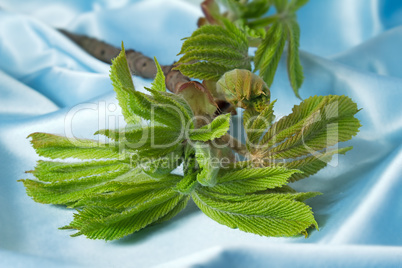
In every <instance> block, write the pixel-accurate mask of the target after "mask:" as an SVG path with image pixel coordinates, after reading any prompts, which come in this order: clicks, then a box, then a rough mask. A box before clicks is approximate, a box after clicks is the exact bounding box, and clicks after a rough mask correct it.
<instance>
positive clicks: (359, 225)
mask: <svg viewBox="0 0 402 268" xmlns="http://www.w3.org/2000/svg"><path fill="white" fill-rule="evenodd" d="M190 2H195V1H179V0H148V1H124V0H119V1H107V0H103V1H95V0H93V1H79V0H74V1H62V0H59V1H54V0H31V1H28V0H24V1H12V0H0V8H1V10H0V170H1V172H0V212H1V213H0V267H24V268H25V267H80V266H81V267H92V266H94V267H152V266H160V267H286V266H287V267H339V266H349V267H378V266H381V267H398V266H399V267H401V266H402V228H401V227H402V224H401V223H402V110H401V106H402V104H401V102H402V1H399V0H310V2H309V3H308V4H307V5H306V6H305V7H304V8H302V9H301V11H300V12H299V21H300V25H301V29H302V37H301V49H302V53H301V58H302V63H303V66H304V70H305V76H306V79H305V83H304V85H303V87H302V89H301V96H302V97H303V98H307V97H309V96H312V95H327V94H340V95H341V94H345V95H348V96H350V97H351V98H352V99H353V100H354V101H356V102H357V103H358V106H359V107H360V108H363V110H362V111H361V112H359V114H358V117H359V119H360V120H361V122H362V124H363V127H362V128H361V131H360V133H359V134H358V136H357V137H355V138H354V139H353V140H352V141H350V142H348V143H347V144H344V145H345V146H346V145H353V146H354V150H352V151H350V152H349V153H347V154H346V155H345V156H341V157H339V158H338V159H337V161H333V162H331V164H332V165H331V166H329V167H328V168H326V169H325V170H323V171H321V172H320V173H318V174H317V175H315V176H313V177H311V178H308V179H306V180H304V181H302V182H298V183H296V184H295V185H294V187H295V188H297V189H299V190H302V191H321V192H323V193H324V195H322V196H319V197H316V198H314V199H312V200H311V201H310V202H309V204H310V205H311V206H312V208H313V210H314V212H315V215H316V218H317V221H318V223H319V225H320V231H319V232H317V231H313V232H312V233H311V235H310V237H309V238H308V239H304V238H266V237H260V236H256V235H252V234H247V233H243V232H240V231H238V230H232V229H229V228H227V227H225V226H222V225H219V224H218V223H216V222H214V221H212V220H211V219H209V218H208V217H206V216H205V215H203V214H202V213H201V212H200V211H199V210H198V209H197V208H196V207H195V205H194V204H193V203H190V204H189V206H188V207H187V208H186V209H185V210H184V211H183V212H182V213H180V214H179V215H178V216H177V217H176V218H175V219H173V220H172V221H170V222H167V223H164V224H161V225H157V226H153V227H150V228H147V229H145V230H143V231H141V232H139V233H137V234H134V235H131V236H128V237H126V238H124V239H121V240H119V241H115V242H108V243H106V242H104V241H92V240H88V239H85V238H84V237H78V238H70V237H69V234H71V233H70V232H68V231H60V230H58V229H57V228H58V227H60V226H64V225H66V224H67V223H68V222H70V220H71V219H72V214H73V211H71V210H68V209H64V208H62V207H58V206H50V205H41V204H37V203H35V202H33V201H32V200H31V199H30V198H29V197H28V196H27V195H26V194H25V189H24V187H23V185H22V184H21V183H18V182H16V181H17V180H18V179H21V178H26V177H27V175H26V174H24V171H25V170H30V169H32V168H33V167H34V165H35V162H36V161H37V160H38V157H37V156H36V155H35V152H34V151H33V149H32V148H31V146H30V144H29V141H28V140H27V139H26V136H27V135H28V134H30V133H32V132H37V131H42V132H50V133H56V134H68V133H67V132H68V130H70V129H72V132H73V133H74V135H76V136H77V137H82V138H84V137H85V138H91V137H93V136H92V133H94V132H95V131H96V130H98V128H105V127H109V126H111V127H114V125H113V122H112V121H110V120H109V119H110V118H112V119H113V118H115V117H116V115H119V114H120V111H119V110H116V111H114V109H113V107H115V105H116V104H117V101H116V100H115V94H114V92H113V89H112V87H111V84H110V81H109V78H108V72H109V65H107V64H104V63H102V62H99V61H97V60H96V59H93V58H92V57H91V56H89V55H87V54H86V53H85V52H83V51H82V50H81V49H79V48H78V47H77V46H76V45H75V44H74V43H72V42H71V41H69V40H68V39H67V38H65V37H64V36H63V35H61V34H59V33H58V32H57V31H56V30H55V28H57V27H60V28H65V29H68V30H70V31H72V32H76V33H81V34H87V35H89V36H93V37H97V38H99V39H101V40H104V41H106V42H108V43H111V44H113V45H115V46H119V45H120V43H121V41H122V40H123V41H124V43H125V46H126V48H133V49H136V50H139V51H141V52H143V53H144V54H146V55H148V56H151V57H152V56H156V57H157V58H158V60H159V61H160V62H161V63H162V64H170V63H172V62H173V61H174V60H177V59H178V57H177V56H175V55H176V54H177V53H178V51H179V49H180V46H181V41H180V39H181V38H183V37H186V36H189V35H190V34H191V33H192V31H193V30H195V29H196V26H195V25H196V21H197V18H198V16H200V15H201V13H200V10H199V8H198V7H196V6H194V5H193V4H191V3H190ZM285 70H286V68H285V62H283V61H282V62H281V63H280V66H279V69H278V73H277V76H276V78H275V82H274V85H273V86H272V88H271V92H272V96H273V99H278V102H277V105H276V112H277V114H278V115H285V114H287V113H289V112H290V110H291V107H292V106H293V105H294V104H297V103H299V100H297V99H296V98H295V97H294V95H293V93H292V90H291V88H290V86H289V82H288V79H287V74H286V71H285ZM134 83H135V85H136V87H137V89H139V90H141V89H142V88H143V86H144V85H149V83H150V81H147V80H143V79H141V78H136V77H135V78H134ZM77 105H79V106H77ZM72 115H75V116H74V117H72Z"/></svg>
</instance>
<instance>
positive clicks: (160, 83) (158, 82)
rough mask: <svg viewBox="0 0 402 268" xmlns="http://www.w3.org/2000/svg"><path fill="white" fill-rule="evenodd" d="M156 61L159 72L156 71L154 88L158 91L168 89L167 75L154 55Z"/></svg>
mask: <svg viewBox="0 0 402 268" xmlns="http://www.w3.org/2000/svg"><path fill="white" fill-rule="evenodd" d="M154 61H155V64H156V69H157V70H158V72H157V73H156V76H155V79H154V81H153V82H152V89H153V90H156V91H161V92H165V91H166V86H165V75H164V74H163V71H162V68H161V66H160V65H159V62H158V61H157V60H156V57H154Z"/></svg>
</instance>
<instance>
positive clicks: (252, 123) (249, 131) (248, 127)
mask: <svg viewBox="0 0 402 268" xmlns="http://www.w3.org/2000/svg"><path fill="white" fill-rule="evenodd" d="M275 102H276V100H275V101H273V102H271V103H270V104H269V105H268V106H266V108H265V109H264V110H263V111H262V112H261V113H256V111H255V110H254V109H246V110H245V111H244V113H243V126H244V129H245V131H246V135H247V142H246V146H247V148H248V150H249V151H250V152H252V151H253V146H254V145H256V144H258V143H259V140H260V138H261V135H262V134H263V133H264V132H265V131H266V130H267V129H268V128H269V127H270V126H271V125H272V123H273V120H274V118H275V116H274V104H275Z"/></svg>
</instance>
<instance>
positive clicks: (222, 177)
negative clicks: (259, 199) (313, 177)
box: [211, 167, 300, 195]
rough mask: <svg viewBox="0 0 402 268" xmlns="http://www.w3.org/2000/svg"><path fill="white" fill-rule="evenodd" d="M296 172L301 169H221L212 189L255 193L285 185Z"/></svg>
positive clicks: (227, 192) (229, 192)
mask: <svg viewBox="0 0 402 268" xmlns="http://www.w3.org/2000/svg"><path fill="white" fill-rule="evenodd" d="M295 173H300V171H299V170H296V169H290V170H289V169H285V168H281V167H265V168H254V167H245V168H242V169H220V171H219V173H218V175H217V184H216V185H215V186H214V187H211V191H213V192H217V193H222V194H238V195H243V194H247V193H255V192H257V191H264V190H266V189H273V188H276V187H280V186H282V185H285V184H286V183H287V182H288V179H289V178H290V177H291V176H292V175H293V174H295Z"/></svg>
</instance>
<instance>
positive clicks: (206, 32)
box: [176, 0, 307, 98]
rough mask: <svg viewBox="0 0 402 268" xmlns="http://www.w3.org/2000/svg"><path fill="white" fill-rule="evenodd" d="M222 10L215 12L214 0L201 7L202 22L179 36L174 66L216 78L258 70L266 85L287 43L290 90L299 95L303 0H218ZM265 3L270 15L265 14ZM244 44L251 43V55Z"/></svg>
mask: <svg viewBox="0 0 402 268" xmlns="http://www.w3.org/2000/svg"><path fill="white" fill-rule="evenodd" d="M219 2H220V3H221V4H222V5H223V6H224V7H225V8H226V9H227V11H226V12H224V13H221V12H220V10H219V6H218V5H217V3H216V2H215V1H214V0H206V1H204V2H203V4H202V7H203V11H204V14H205V18H204V20H202V21H203V23H201V25H200V28H199V29H198V30H196V31H195V32H194V33H193V34H192V35H191V36H190V37H188V38H185V41H184V43H183V46H182V49H181V51H180V53H179V55H183V56H182V57H181V58H180V60H179V62H178V66H177V67H176V68H177V70H180V71H181V72H182V73H183V74H185V75H187V76H189V77H193V78H197V79H206V80H213V81H217V80H219V78H220V77H221V76H222V75H223V74H224V73H225V72H227V71H229V70H232V69H248V70H251V69H250V63H251V62H253V63H254V70H253V71H254V72H258V74H259V75H260V77H261V78H263V79H264V81H265V83H266V84H267V85H268V87H270V86H271V84H272V83H273V81H274V77H275V73H276V69H277V68H278V64H279V61H280V59H281V56H282V54H283V51H284V50H285V48H286V44H287V48H286V49H287V71H288V76H289V81H290V84H291V86H292V88H293V91H294V94H295V95H296V96H297V97H298V98H300V95H299V88H300V87H301V86H302V84H303V79H304V76H303V67H302V65H301V63H300V58H299V39H300V27H299V24H298V22H297V18H296V12H297V10H298V9H300V8H301V7H302V6H303V5H305V4H306V3H307V1H306V0H291V1H288V0H275V1H265V0H253V1H236V0H220V1H219ZM271 7H274V8H275V9H276V14H274V15H271V16H266V14H267V12H268V11H269V9H270V8H271ZM249 47H257V50H256V52H255V55H254V56H249V55H248V48H249Z"/></svg>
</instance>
